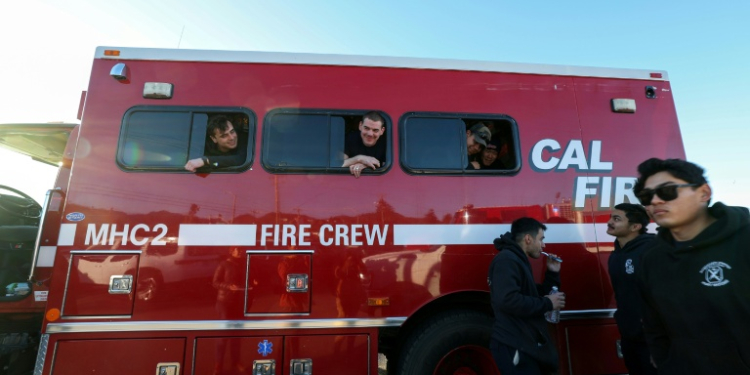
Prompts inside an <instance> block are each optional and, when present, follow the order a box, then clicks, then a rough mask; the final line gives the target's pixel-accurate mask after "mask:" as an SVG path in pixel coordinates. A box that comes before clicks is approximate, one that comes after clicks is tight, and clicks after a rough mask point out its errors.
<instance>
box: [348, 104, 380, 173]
mask: <svg viewBox="0 0 750 375" xmlns="http://www.w3.org/2000/svg"><path fill="white" fill-rule="evenodd" d="M383 133H385V120H384V119H383V116H381V115H380V114H379V113H377V112H375V111H372V112H367V113H366V114H365V115H364V116H362V121H360V122H359V132H353V133H350V134H348V135H347V136H346V140H345V141H344V164H343V165H342V166H341V167H343V168H349V172H351V174H352V175H354V177H356V178H359V175H360V174H362V171H363V170H365V169H366V168H372V169H378V168H380V166H381V165H383V164H385V149H386V139H385V138H381V137H380V136H382V135H383Z"/></svg>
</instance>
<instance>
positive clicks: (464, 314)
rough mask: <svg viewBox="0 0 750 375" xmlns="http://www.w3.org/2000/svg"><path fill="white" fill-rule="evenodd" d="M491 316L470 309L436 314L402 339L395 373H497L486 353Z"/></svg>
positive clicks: (475, 374) (457, 374) (455, 374)
mask: <svg viewBox="0 0 750 375" xmlns="http://www.w3.org/2000/svg"><path fill="white" fill-rule="evenodd" d="M491 332H492V317H490V316H487V315H485V314H482V313H480V312H477V311H473V310H460V311H449V312H444V313H441V314H438V315H436V316H434V317H432V318H430V319H428V320H427V321H425V322H424V323H423V324H421V325H420V326H419V327H417V328H416V329H415V330H414V331H413V332H412V333H411V334H410V335H409V337H407V339H406V343H405V345H404V347H403V348H404V349H403V351H402V352H401V357H400V361H399V365H398V371H397V374H403V375H407V374H409V375H482V374H499V371H498V370H497V366H496V365H495V362H494V360H493V359H492V354H490V350H489V348H488V347H489V344H490V334H491Z"/></svg>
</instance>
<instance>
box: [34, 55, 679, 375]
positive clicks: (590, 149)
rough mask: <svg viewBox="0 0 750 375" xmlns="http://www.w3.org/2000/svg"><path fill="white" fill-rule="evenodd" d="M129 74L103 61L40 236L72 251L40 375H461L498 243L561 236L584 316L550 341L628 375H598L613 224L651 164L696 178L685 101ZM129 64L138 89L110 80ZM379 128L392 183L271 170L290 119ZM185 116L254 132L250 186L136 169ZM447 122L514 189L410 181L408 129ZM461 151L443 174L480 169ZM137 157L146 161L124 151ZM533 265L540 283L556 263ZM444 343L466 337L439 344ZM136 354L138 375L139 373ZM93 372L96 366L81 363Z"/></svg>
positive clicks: (554, 86)
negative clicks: (481, 145) (137, 135)
mask: <svg viewBox="0 0 750 375" xmlns="http://www.w3.org/2000/svg"><path fill="white" fill-rule="evenodd" d="M127 53H128V52H127V50H125V51H124V52H123V55H122V57H121V58H120V59H117V60H115V59H109V58H97V59H95V61H94V65H93V70H92V76H91V80H90V85H89V88H88V91H87V98H86V106H85V111H84V115H83V122H82V124H81V126H80V130H79V133H78V136H77V137H76V145H77V147H76V149H75V157H74V159H73V160H72V163H70V162H69V161H66V162H65V163H64V164H63V169H61V173H62V171H63V170H65V168H70V170H69V173H68V174H67V175H66V176H63V177H60V178H58V182H64V185H65V186H63V189H64V195H61V197H63V196H64V202H63V201H60V202H59V203H60V204H62V203H64V206H62V209H60V211H61V212H59V214H58V216H57V220H59V221H60V224H62V225H56V226H55V225H50V224H46V225H45V229H44V232H43V235H44V236H45V237H44V238H47V239H49V240H50V241H51V242H55V243H57V242H58V238H63V237H64V238H67V239H70V241H67V242H64V241H61V242H59V243H57V249H56V257H55V262H54V272H53V273H52V276H51V279H50V282H49V285H51V286H50V292H49V297H48V303H47V310H50V309H61V310H62V317H61V318H59V319H58V318H56V317H54V315H49V314H48V320H45V322H44V328H43V333H45V334H46V336H45V337H46V340H49V346H48V348H49V352H47V353H42V355H41V356H40V360H39V361H38V362H37V365H38V366H40V367H41V366H42V365H43V366H44V367H43V372H42V373H43V374H66V373H69V372H73V371H77V373H80V372H85V371H80V370H81V369H83V370H88V369H90V370H92V371H94V370H95V371H97V372H102V371H107V372H109V373H118V371H120V370H122V369H124V368H127V366H125V364H128V365H131V364H132V365H136V364H134V363H133V362H137V366H142V367H138V368H139V369H140V368H142V369H143V372H144V373H145V371H154V369H155V368H156V363H157V362H159V363H161V362H164V363H168V362H174V363H179V364H180V366H181V372H182V371H189V372H182V373H195V374H201V373H207V372H209V371H214V370H216V369H219V370H220V371H236V370H239V369H240V368H243V369H249V368H250V367H252V366H253V361H255V360H260V361H264V360H268V359H274V360H275V361H276V362H275V365H276V368H277V369H276V371H277V372H276V373H282V374H291V371H292V369H293V366H295V363H296V362H292V360H300V361H299V362H298V363H299V365H300V366H302V368H304V365H305V363H306V362H305V360H306V359H312V361H313V368H314V369H315V370H316V373H345V372H346V373H353V374H367V373H370V374H374V373H376V372H377V369H376V366H377V353H378V352H379V351H380V352H385V353H386V354H388V360H389V367H390V366H393V368H392V370H395V369H396V368H397V367H398V368H401V366H402V365H403V366H404V367H403V368H407V366H410V364H408V363H404V362H408V361H412V364H411V366H413V365H414V362H413V361H414V358H428V357H429V358H432V357H435V356H437V358H438V359H441V358H442V359H441V360H440V363H442V365H441V366H452V365H454V364H456V363H463V362H461V361H462V358H472V361H475V362H477V363H480V362H481V363H484V365H486V364H487V363H490V366H491V358H489V357H488V351H487V350H486V349H484V348H483V345H485V344H484V343H485V342H486V341H487V338H488V335H489V327H486V324H485V323H486V322H487V321H490V320H491V314H489V311H490V309H489V295H488V293H487V291H488V287H487V267H488V265H489V263H490V261H491V259H492V258H493V257H494V255H495V254H496V250H495V249H494V246H493V245H492V239H494V238H495V237H497V236H499V235H500V234H502V233H503V232H505V231H507V230H509V226H510V223H512V222H513V220H515V219H517V218H519V217H523V216H530V217H535V218H537V219H539V220H540V221H542V222H543V223H545V224H546V225H547V226H548V230H547V232H546V237H547V241H546V249H545V250H546V251H547V252H550V253H555V254H557V255H559V256H560V257H562V258H563V259H564V264H563V268H562V272H561V277H562V290H563V291H565V292H567V301H568V302H567V306H566V311H565V314H564V318H565V320H564V321H563V322H562V323H561V324H559V325H558V326H557V327H556V328H555V329H554V334H555V335H556V336H557V346H558V348H559V350H560V354H561V355H560V357H561V359H562V363H561V368H562V373H566V374H579V373H611V372H623V371H624V366H623V365H622V363H621V361H618V360H616V359H612V361H614V362H612V363H608V364H607V365H604V364H602V365H601V366H599V364H597V365H596V366H595V365H591V366H589V365H587V364H586V363H587V362H586V361H587V359H586V358H607V359H609V358H615V357H613V356H616V347H615V341H616V339H617V331H616V329H614V330H613V328H612V327H614V326H613V320H612V319H611V313H612V310H611V309H613V308H614V307H615V305H614V301H613V297H612V290H611V286H609V277H608V275H607V268H606V261H607V258H608V255H609V252H611V245H610V244H609V243H610V242H611V241H612V238H611V237H609V236H606V234H605V232H604V231H605V230H606V228H605V227H604V225H603V223H604V222H605V221H606V218H607V216H608V215H609V211H610V210H611V207H612V206H613V205H614V204H616V203H619V202H622V201H627V200H633V198H634V197H633V196H632V191H630V190H628V189H632V180H633V179H634V176H635V166H636V165H637V164H638V163H639V162H640V161H641V160H643V159H645V158H647V157H651V156H659V157H684V152H683V151H682V144H681V143H680V141H679V129H678V125H677V119H676V115H675V111H674V103H673V100H672V97H671V91H670V90H671V89H670V87H669V82H667V81H650V80H647V79H645V78H644V79H642V80H635V79H618V78H610V77H603V76H599V77H579V76H572V75H563V74H559V75H555V74H526V73H507V72H489V71H470V70H463V71H462V70H450V69H443V70H441V69H412V68H398V67H373V66H336V65H322V64H321V65H314V64H302V63H300V64H290V63H286V64H273V63H267V62H258V63H241V62H201V61H165V60H159V59H129V58H128V57H127V56H128V55H127ZM119 62H122V63H125V64H126V65H127V68H128V74H129V75H128V79H127V80H116V79H113V78H112V76H110V70H111V69H112V67H113V66H114V65H115V64H116V63H119ZM149 82H151V83H153V82H161V83H170V84H172V85H173V97H172V98H171V99H165V100H157V99H145V98H144V85H145V84H146V83H149ZM645 86H657V90H656V91H655V92H656V97H655V98H653V99H648V98H646V97H644V87H645ZM613 98H626V99H627V98H630V99H633V100H634V101H635V103H637V110H636V112H635V113H615V112H613V111H612V107H611V100H612V99H613ZM369 110H376V111H378V112H379V113H381V114H382V115H383V116H384V117H385V118H386V124H385V129H386V130H385V134H384V135H383V136H382V137H384V139H385V140H386V141H387V144H388V151H387V161H386V163H385V166H386V168H385V170H384V171H380V172H371V171H368V172H366V173H364V174H363V175H362V176H361V177H360V178H354V177H353V176H351V175H350V174H349V173H348V170H347V169H343V168H338V165H335V166H332V167H331V168H329V169H328V170H304V169H302V170H284V169H283V168H281V167H278V166H274V165H273V164H272V163H271V162H270V161H269V158H270V157H268V155H269V154H268V152H269V149H272V148H273V147H283V146H284V144H283V143H282V145H281V146H279V144H278V143H274V142H272V141H271V140H270V139H272V136H271V135H272V134H275V133H272V130H274V126H277V127H278V126H281V125H278V123H277V122H275V121H277V120H276V119H277V117H276V116H277V115H279V114H283V115H290V114H291V115H297V114H303V115H304V114H310V113H315V114H320V113H334V114H341V117H346V116H349V117H351V118H353V119H354V120H351V121H353V122H352V123H349V124H347V126H348V127H349V128H350V130H352V129H353V128H356V122H357V121H358V120H357V119H355V117H357V116H358V118H361V115H362V114H364V113H365V112H367V111H369ZM169 111H172V112H170V113H178V112H179V113H180V115H179V116H183V115H182V114H183V113H184V114H185V115H184V116H185V118H186V119H190V118H193V119H195V118H207V117H208V116H209V115H210V114H214V113H227V114H231V115H233V116H234V115H236V116H237V118H241V119H244V121H246V122H245V123H243V124H242V125H241V126H240V125H238V126H236V128H238V133H239V134H242V136H246V137H247V139H248V142H249V147H248V164H247V165H246V166H244V167H242V168H235V169H227V170H217V171H213V172H212V173H189V172H186V171H184V170H181V169H180V168H177V167H175V168H173V169H171V170H169V169H163V170H156V169H151V170H149V168H146V167H132V165H128V162H127V160H124V159H123V155H127V158H129V159H128V160H135V161H136V162H137V161H139V160H145V159H147V158H149V157H153V155H146V154H143V153H141V154H139V153H138V152H141V151H143V149H141V148H139V142H143V143H145V142H148V141H150V140H149V139H145V138H144V139H136V140H135V141H133V140H129V141H128V142H130V143H125V142H124V141H123V138H126V137H128V136H129V135H128V134H129V133H128V131H130V127H131V123H132V122H134V121H136V120H133V119H134V118H135V117H134V115H133V114H134V113H138V116H141V117H139V118H140V119H144V118H145V119H151V120H149V121H153V123H152V124H151V125H150V126H151V127H152V128H155V129H159V127H165V128H166V127H168V126H170V125H169V123H168V121H166V120H165V121H160V120H159V121H157V120H153V119H156V118H159V119H162V118H165V119H166V118H167V117H168V116H165V117H158V116H157V114H162V113H166V112H169ZM159 116H160V115H159ZM175 116H177V115H175ZM191 116H192V117H191ZM434 118H450V119H458V120H460V121H463V122H464V123H467V124H470V123H472V122H476V121H477V120H485V121H493V122H494V123H495V124H497V126H498V127H501V126H502V127H503V129H506V130H507V131H508V134H507V135H508V137H507V138H508V139H507V141H508V142H509V146H508V147H509V149H510V151H509V152H510V154H509V155H511V158H512V159H514V165H515V166H516V168H517V170H509V171H508V173H496V174H481V173H473V172H470V171H468V170H467V171H461V170H459V171H458V172H456V171H452V172H451V171H448V172H446V171H441V172H440V173H428V172H429V171H428V172H427V173H426V172H425V171H422V170H419V169H418V168H414V167H413V165H411V164H410V160H409V159H408V155H410V154H409V152H411V151H412V150H411V149H410V147H418V145H419V142H418V141H414V139H415V138H416V139H418V140H421V139H424V140H423V141H422V142H428V141H429V140H431V139H433V138H431V136H430V134H421V133H420V134H416V135H415V133H414V131H413V130H411V133H410V129H414V126H416V125H415V124H417V123H418V122H419V121H421V120H423V119H434ZM139 121H140V120H139ZM201 121H203V124H205V120H201ZM199 122H200V121H199ZM457 129H458V131H459V132H460V135H461V137H463V136H464V130H465V129H463V128H461V129H459V128H457ZM304 130H305V131H307V130H308V129H304ZM245 132H247V133H245ZM198 136H199V137H203V134H200V135H198ZM289 136H290V137H291V136H294V134H289ZM191 137H196V135H195V134H174V139H169V140H167V141H165V142H164V154H163V157H164V160H167V159H169V158H170V157H173V154H170V153H169V152H167V151H166V150H167V149H169V148H170V147H171V148H174V147H172V146H173V145H172V144H171V143H170V142H172V143H174V142H177V143H179V142H183V140H185V141H184V142H188V141H190V140H191ZM461 137H459V138H458V139H459V140H460V141H461V143H458V144H456V150H445V152H446V153H459V152H460V153H463V155H462V156H463V157H464V158H465V157H466V149H465V147H466V146H465V142H464V140H463V139H464V138H461ZM675 137H676V138H675ZM177 139H179V141H178V140H177ZM342 139H343V138H342ZM190 142H192V141H190ZM290 142H291V140H290ZM311 142H312V141H311ZM415 142H416V143H415ZM670 142H671V143H670ZM124 145H125V146H124ZM415 145H417V146H415ZM664 145H668V146H664ZM131 146H132V147H133V150H136V151H137V152H131V151H132V150H123V148H124V147H131ZM191 147H192V146H191ZM150 151H151V152H157V153H158V152H159V151H160V150H156V151H154V150H150ZM170 152H171V151H170ZM68 154H71V155H72V153H71V152H69V151H66V155H68ZM436 156H437V155H436ZM170 160H171V159H170ZM463 160H464V161H466V159H463ZM136 164H137V163H136ZM274 168H277V169H274ZM67 176H69V179H68V177H67ZM58 206H59V204H58ZM72 214H75V215H73V216H71V217H75V220H70V219H68V218H67V216H66V215H72ZM50 227H55V228H54V229H50ZM57 232H60V235H59V236H58V235H57ZM52 233H54V234H55V238H54V239H53V238H52V237H51V234H52ZM608 246H609V247H608ZM531 263H532V269H533V273H534V275H535V277H536V278H537V279H538V280H540V279H541V278H542V276H543V273H544V270H545V265H544V260H542V259H540V260H532V261H531ZM122 276H132V285H131V289H130V290H129V291H128V292H127V293H117V292H115V293H112V292H111V289H112V288H114V289H117V288H119V287H121V286H123V285H122V284H121V283H120V284H113V281H112V280H113V279H112V277H115V278H116V279H117V280H119V281H120V282H121V281H122V278H118V277H122ZM126 279H127V278H126ZM113 285H114V286H113ZM454 312H455V313H454ZM566 314H567V315H566ZM50 316H52V318H50ZM446 327H452V328H454V329H457V330H459V331H461V330H463V329H464V327H466V331H467V333H466V334H465V335H463V334H462V335H458V336H455V337H441V336H440V334H439V332H435V330H437V329H442V328H446ZM459 336H460V337H459ZM420 338H421V339H424V338H437V339H436V340H434V341H436V342H437V341H439V342H446V343H448V342H450V344H447V345H453V343H454V342H455V345H456V346H457V347H456V349H458V350H456V351H453V352H451V353H454V354H445V357H441V356H442V355H443V354H440V353H436V352H435V353H431V352H430V350H432V349H429V350H427V352H426V354H425V356H424V357H420V355H421V354H419V355H416V354H415V353H418V352H419V351H418V350H417V351H415V350H412V349H413V348H410V347H409V345H417V344H419V343H420V342H422V341H420ZM588 344H590V345H588ZM419 345H423V348H424V347H427V346H429V347H430V348H433V347H434V348H435V350H439V348H438V345H433V344H430V345H424V343H422V344H419ZM136 348H137V355H134V356H133V357H130V360H128V357H126V355H125V354H121V353H124V352H128V350H134V349H136ZM126 349H127V350H126ZM451 349H453V348H451ZM52 351H54V353H52ZM83 353H86V356H83V355H82V354H83ZM110 353H116V354H115V355H110ZM160 353H161V354H160ZM91 357H96V358H98V359H96V360H93V361H90V362H86V363H83V362H82V361H81V360H80V358H91ZM132 358H138V359H137V360H135V361H134V360H132ZM44 359H46V361H43V360H44ZM488 361H489V362H488ZM597 361H599V360H598V359H597ZM470 362H471V361H470ZM118 364H119V365H118ZM393 364H398V366H397V365H393ZM426 366H433V364H428V365H426ZM440 369H442V370H446V369H448V367H440ZM451 371H452V370H451ZM131 372H133V373H135V372H137V371H135V370H133V371H131ZM429 373H432V370H431V368H430V371H429Z"/></svg>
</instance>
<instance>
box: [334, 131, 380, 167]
mask: <svg viewBox="0 0 750 375" xmlns="http://www.w3.org/2000/svg"><path fill="white" fill-rule="evenodd" d="M385 143H386V141H385V138H384V137H383V136H382V135H381V136H380V138H378V141H377V142H376V143H375V146H372V147H367V146H365V144H364V143H363V142H362V136H361V135H360V133H359V131H356V132H351V133H349V134H347V135H346V141H345V143H344V153H345V154H346V156H347V157H349V158H351V157H355V156H357V155H366V156H372V157H374V158H375V159H378V160H379V161H380V166H381V167H382V166H383V165H384V164H385V148H386V146H385Z"/></svg>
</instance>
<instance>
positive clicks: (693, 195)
mask: <svg viewBox="0 0 750 375" xmlns="http://www.w3.org/2000/svg"><path fill="white" fill-rule="evenodd" d="M638 173H639V174H640V177H639V178H638V181H637V182H636V184H635V186H634V187H633V191H634V193H635V194H636V196H637V197H638V199H639V200H640V201H641V204H643V205H644V206H646V210H647V211H648V213H649V215H650V216H651V218H652V219H653V220H654V221H655V222H656V224H658V225H659V226H660V228H659V233H658V235H657V237H656V239H655V240H654V243H653V245H652V246H651V247H650V249H649V250H648V251H647V252H646V253H645V254H644V256H643V259H642V264H641V269H640V270H639V271H638V272H637V279H638V288H639V290H640V291H641V295H642V297H643V302H644V306H643V328H644V332H645V334H646V339H647V341H648V344H649V349H650V350H651V355H652V357H653V359H654V362H655V364H656V365H657V367H658V369H659V374H750V334H748V333H749V332H750V213H749V212H748V209H747V208H744V207H729V206H726V205H724V204H722V203H715V204H714V205H713V206H711V207H709V206H708V204H709V202H710V201H711V187H710V186H709V185H708V182H707V181H706V178H705V177H704V176H703V169H702V168H701V167H699V166H697V165H695V164H693V163H690V162H687V161H684V160H678V159H667V160H661V159H656V158H653V159H649V160H646V161H645V162H643V163H641V165H639V166H638Z"/></svg>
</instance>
